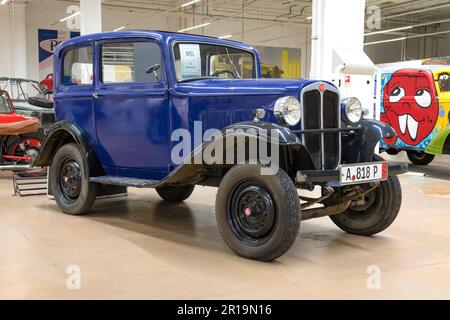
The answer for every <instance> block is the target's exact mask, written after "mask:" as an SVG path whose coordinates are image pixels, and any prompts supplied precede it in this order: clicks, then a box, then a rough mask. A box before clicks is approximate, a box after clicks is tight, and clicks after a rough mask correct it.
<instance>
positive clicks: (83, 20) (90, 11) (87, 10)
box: [80, 0, 102, 35]
mask: <svg viewBox="0 0 450 320" xmlns="http://www.w3.org/2000/svg"><path fill="white" fill-rule="evenodd" d="M80 9H81V15H80V31H81V35H85V34H91V33H97V32H102V1H101V0H80Z"/></svg>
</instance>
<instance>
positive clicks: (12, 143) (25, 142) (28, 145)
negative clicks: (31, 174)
mask: <svg viewBox="0 0 450 320" xmlns="http://www.w3.org/2000/svg"><path fill="white" fill-rule="evenodd" d="M21 142H22V146H21V145H20V143H21ZM41 145H42V137H41V135H40V134H39V133H28V134H24V135H22V137H21V138H19V137H18V136H14V137H10V138H9V139H8V141H7V145H6V153H7V155H8V156H14V157H24V156H29V157H30V158H31V159H32V160H31V161H27V160H21V161H18V163H20V164H29V163H31V162H32V161H33V159H35V158H36V157H37V155H38V153H39V149H40V147H41ZM10 161H12V162H16V161H14V160H10Z"/></svg>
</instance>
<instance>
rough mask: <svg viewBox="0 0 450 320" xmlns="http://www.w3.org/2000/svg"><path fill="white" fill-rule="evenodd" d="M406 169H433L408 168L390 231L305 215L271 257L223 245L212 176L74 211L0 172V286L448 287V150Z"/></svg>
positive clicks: (232, 293) (166, 290) (205, 290)
mask: <svg viewBox="0 0 450 320" xmlns="http://www.w3.org/2000/svg"><path fill="white" fill-rule="evenodd" d="M411 169H412V171H415V172H424V171H426V175H425V176H424V175H423V174H417V173H411V174H408V175H405V176H403V177H402V178H401V182H402V186H403V192H404V193H403V197H404V200H403V206H402V209H401V212H400V216H399V218H398V219H397V221H396V222H395V223H394V224H393V225H392V227H391V228H389V229H388V230H387V231H385V232H383V233H382V234H380V235H378V236H374V237H371V238H363V237H357V236H352V235H348V234H346V233H344V232H342V231H341V230H339V229H338V228H337V227H335V226H334V225H333V224H332V222H331V221H330V220H329V219H328V218H322V219H318V220H314V221H307V222H304V223H302V226H301V230H300V234H299V236H298V239H297V241H296V243H295V244H294V246H293V247H292V248H291V250H290V251H289V252H288V253H287V254H286V255H285V256H283V257H282V258H281V259H279V260H278V261H276V262H273V263H261V262H255V261H250V260H246V259H243V258H239V257H237V256H235V255H234V254H233V253H232V252H231V251H230V250H229V249H228V248H227V247H226V245H225V244H224V243H223V241H222V239H221V237H220V235H219V232H218V231H217V228H216V223H215V219H214V198H215V195H216V189H213V188H202V187H197V189H196V191H195V192H194V194H193V195H192V197H191V198H190V199H189V200H188V201H186V202H185V203H182V204H178V205H174V204H169V203H166V202H163V201H161V200H160V199H159V198H158V196H157V194H156V193H155V191H153V190H136V189H130V192H129V196H128V198H122V199H115V200H108V201H103V202H99V203H98V204H97V205H96V206H95V208H94V210H93V213H92V214H91V215H88V216H83V217H76V216H68V215H64V214H62V213H60V212H59V211H58V208H57V207H56V205H55V203H54V201H52V200H48V199H47V198H46V197H45V196H36V197H26V198H20V197H13V196H11V194H12V187H11V181H10V180H9V179H5V178H3V179H0V298H1V299H15V298H19V299H41V298H43V299H85V298H87V299H187V298H193V299H340V298H342V299H351V298H355V299H367V298H369V299H372V298H374V299H382V298H387V299H393V298H395V299H397V298H406V299H415V298H426V299H429V298H430V299H431V298H437V299H443V298H447V299H450V157H442V158H440V159H439V160H437V161H436V162H434V163H433V164H432V165H430V166H429V167H428V168H426V169H425V170H423V169H421V168H416V167H413V168H411ZM71 266H76V268H78V267H79V270H80V272H81V276H80V277H79V278H76V279H79V280H81V281H80V285H81V287H80V289H72V290H69V289H68V287H67V282H68V280H72V279H73V275H72V276H71V274H68V273H67V271H69V273H70V272H72V270H74V269H71ZM68 268H69V269H68ZM76 270H77V269H76ZM368 272H369V273H368ZM372 272H375V273H372ZM77 275H78V273H77ZM69 282H71V281H69ZM71 283H73V282H71ZM75 283H76V282H75Z"/></svg>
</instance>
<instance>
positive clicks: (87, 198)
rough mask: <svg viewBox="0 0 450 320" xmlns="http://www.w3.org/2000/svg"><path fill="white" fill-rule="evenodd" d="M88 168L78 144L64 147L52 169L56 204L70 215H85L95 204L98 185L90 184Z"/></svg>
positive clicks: (51, 175)
mask: <svg viewBox="0 0 450 320" xmlns="http://www.w3.org/2000/svg"><path fill="white" fill-rule="evenodd" d="M88 170H89V169H88V168H85V166H84V161H83V155H82V153H81V151H80V150H79V149H78V147H77V145H76V144H73V143H70V144H66V145H64V146H62V147H61V148H60V149H59V150H58V152H56V155H55V157H54V159H53V163H52V166H51V167H50V171H51V172H50V182H51V185H52V191H53V195H54V197H55V200H56V203H57V204H58V206H59V207H60V208H61V210H62V211H63V212H65V213H68V214H74V215H79V214H84V213H86V212H87V211H88V210H89V209H90V208H91V207H92V205H93V204H94V201H95V198H96V196H97V184H95V183H91V182H89V172H88Z"/></svg>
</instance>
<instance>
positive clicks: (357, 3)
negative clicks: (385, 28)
mask: <svg viewBox="0 0 450 320" xmlns="http://www.w3.org/2000/svg"><path fill="white" fill-rule="evenodd" d="M364 14H365V0H345V1H336V0H313V21H312V33H311V38H312V48H311V73H310V75H311V77H312V78H314V79H319V78H322V79H329V78H330V77H332V74H333V73H334V68H335V67H336V66H334V65H333V54H334V52H333V51H334V50H336V49H345V50H353V51H355V52H356V51H360V52H362V53H364V51H363V44H364Z"/></svg>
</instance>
